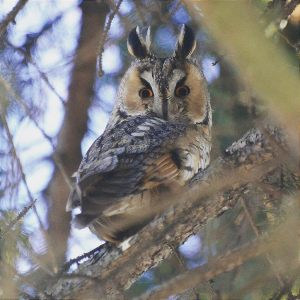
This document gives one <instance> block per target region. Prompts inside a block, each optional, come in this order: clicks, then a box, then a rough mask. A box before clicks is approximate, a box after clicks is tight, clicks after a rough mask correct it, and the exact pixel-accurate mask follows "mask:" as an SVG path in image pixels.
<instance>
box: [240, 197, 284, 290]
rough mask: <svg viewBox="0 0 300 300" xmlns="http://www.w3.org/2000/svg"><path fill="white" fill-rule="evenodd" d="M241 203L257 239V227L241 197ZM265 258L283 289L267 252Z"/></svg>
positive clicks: (279, 277) (281, 280) (282, 283)
mask: <svg viewBox="0 0 300 300" xmlns="http://www.w3.org/2000/svg"><path fill="white" fill-rule="evenodd" d="M241 203H242V207H243V209H244V211H245V214H246V217H247V220H248V222H249V223H250V226H251V228H252V230H253V231H254V233H255V235H256V237H257V238H259V237H260V236H261V233H260V232H259V229H258V228H257V226H256V224H255V222H254V220H253V218H252V215H251V212H250V211H249V209H248V206H247V204H246V202H245V200H244V198H243V197H241ZM265 256H266V259H267V261H268V262H269V264H270V265H271V268H272V269H273V272H274V274H275V277H276V279H277V281H278V283H279V285H280V287H283V286H284V282H283V279H282V278H281V275H280V274H279V273H278V272H277V270H276V268H275V265H274V262H273V260H272V258H271V255H270V254H269V253H268V252H266V254H265Z"/></svg>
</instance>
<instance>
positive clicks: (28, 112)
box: [0, 78, 72, 190]
mask: <svg viewBox="0 0 300 300" xmlns="http://www.w3.org/2000/svg"><path fill="white" fill-rule="evenodd" d="M0 82H1V83H2V85H3V87H5V89H6V91H7V92H8V93H9V94H10V95H12V96H13V97H14V99H15V100H16V101H17V102H18V103H19V104H21V107H22V108H23V110H24V112H25V113H26V115H27V116H28V117H29V118H30V119H31V121H32V122H33V123H34V125H35V126H36V127H37V129H39V131H40V132H41V133H42V135H43V136H44V138H45V139H46V140H47V141H48V142H49V143H50V145H51V147H52V149H53V151H54V150H55V149H56V146H55V144H54V142H53V140H52V138H51V137H50V136H49V135H48V134H47V133H46V132H45V130H44V129H43V128H42V127H41V126H40V125H39V123H38V122H37V121H36V120H35V119H34V118H33V117H32V116H31V109H30V108H29V107H28V105H27V104H26V102H25V101H23V100H22V99H21V98H20V97H19V96H18V95H17V94H16V93H15V91H14V90H13V89H12V87H11V86H10V85H9V84H8V83H7V82H5V81H4V80H2V78H0ZM53 160H54V163H55V164H56V166H57V167H58V169H59V171H60V172H61V174H62V176H63V178H64V180H65V182H66V183H67V185H68V187H69V188H70V190H71V189H72V182H71V180H70V178H69V176H68V174H67V173H66V171H65V169H64V167H63V163H62V161H61V159H60V157H59V156H58V155H57V154H56V153H54V154H53Z"/></svg>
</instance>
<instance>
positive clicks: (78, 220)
mask: <svg viewBox="0 0 300 300" xmlns="http://www.w3.org/2000/svg"><path fill="white" fill-rule="evenodd" d="M150 44H151V39H150V30H149V29H148V31H147V34H146V37H144V36H143V35H142V34H141V32H140V30H139V28H138V27H137V28H136V29H133V30H132V31H131V32H130V34H129V36H128V40H127V46H128V51H129V53H130V54H131V55H133V56H134V58H135V60H134V61H133V63H132V65H131V67H130V68H129V69H128V70H127V72H126V73H125V75H124V77H123V79H122V81H121V84H120V86H119V90H118V94H117V99H116V104H115V107H114V110H113V113H112V115H111V118H110V120H109V122H108V125H107V127H106V129H105V131H104V133H103V134H102V135H101V136H100V137H99V138H97V139H96V140H95V142H94V143H93V145H92V146H91V147H90V149H89V150H88V152H87V153H86V155H85V156H84V158H83V160H82V162H81V164H80V166H79V169H78V171H77V172H76V173H75V177H76V183H75V185H74V189H73V191H72V192H71V194H70V197H69V200H68V204H67V210H68V211H69V210H71V209H72V208H75V207H79V208H80V209H81V213H79V214H77V215H76V216H75V219H74V222H75V225H76V226H77V227H79V228H82V227H85V226H89V227H90V229H91V230H92V231H93V232H94V233H96V234H97V235H98V236H99V237H100V238H101V239H104V240H107V241H110V242H120V241H122V240H123V239H125V238H127V237H129V236H131V235H133V234H134V233H136V232H137V231H138V230H139V229H140V228H141V227H143V226H144V225H145V224H147V223H148V222H149V221H150V220H151V219H152V218H153V217H154V216H155V210H153V209H152V208H153V207H155V205H156V204H158V203H160V201H163V199H164V196H165V195H166V194H165V193H170V192H171V191H174V190H176V189H178V188H180V187H181V186H183V185H184V184H185V183H187V181H189V179H191V178H192V177H193V176H194V175H195V174H196V173H197V172H198V171H199V170H203V169H205V168H206V167H207V165H208V164H209V159H210V149H211V125H212V116H211V105H210V98H209V93H208V90H207V84H206V81H205V78H204V76H203V73H202V71H201V68H200V66H199V65H198V63H197V62H196V60H195V59H192V58H191V56H192V54H193V52H194V50H195V47H196V40H195V36H194V33H193V31H192V29H191V28H189V27H188V26H186V25H183V26H182V28H181V31H180V33H179V35H178V38H177V43H176V46H175V50H174V53H173V55H172V56H170V57H166V58H159V57H156V56H155V55H154V54H153V53H152V52H151V50H150ZM148 212H149V213H148Z"/></svg>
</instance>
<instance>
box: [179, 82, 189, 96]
mask: <svg viewBox="0 0 300 300" xmlns="http://www.w3.org/2000/svg"><path fill="white" fill-rule="evenodd" d="M189 93H190V88H189V87H188V86H186V85H182V86H179V87H177V88H176V89H175V95H176V96H177V97H185V96H187V95H188V94H189Z"/></svg>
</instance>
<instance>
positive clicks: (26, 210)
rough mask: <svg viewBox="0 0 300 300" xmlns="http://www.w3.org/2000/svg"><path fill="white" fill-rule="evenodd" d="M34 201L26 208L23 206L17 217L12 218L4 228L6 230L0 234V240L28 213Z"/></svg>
mask: <svg viewBox="0 0 300 300" xmlns="http://www.w3.org/2000/svg"><path fill="white" fill-rule="evenodd" d="M35 202H36V199H35V200H34V202H33V203H30V204H29V205H28V206H25V207H24V208H23V209H22V210H21V212H20V213H19V214H18V215H17V217H16V218H14V219H13V220H12V221H11V222H9V224H8V225H7V226H6V228H5V229H4V230H3V231H1V232H0V234H1V235H0V240H1V239H3V238H4V236H5V235H6V234H7V233H8V232H9V231H10V230H12V228H13V227H14V226H15V225H16V224H17V223H18V222H19V221H20V220H21V219H22V218H23V217H24V216H25V215H26V214H27V213H28V212H29V210H30V209H31V208H32V207H33V206H34V205H35Z"/></svg>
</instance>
